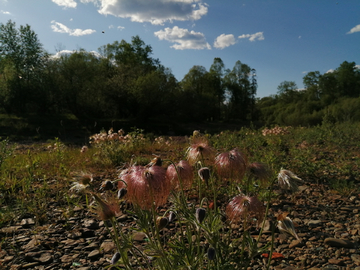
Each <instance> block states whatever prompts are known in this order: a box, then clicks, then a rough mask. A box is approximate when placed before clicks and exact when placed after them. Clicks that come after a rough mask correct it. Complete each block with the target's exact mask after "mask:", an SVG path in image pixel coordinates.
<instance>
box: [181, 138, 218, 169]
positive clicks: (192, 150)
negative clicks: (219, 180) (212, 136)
mask: <svg viewBox="0 0 360 270" xmlns="http://www.w3.org/2000/svg"><path fill="white" fill-rule="evenodd" d="M186 153H187V159H188V161H189V162H190V164H192V165H193V164H195V163H196V162H198V161H203V159H205V158H209V157H211V155H212V154H213V149H212V148H211V147H210V146H209V144H208V142H207V141H205V140H201V139H200V140H195V141H194V142H193V143H192V144H191V145H190V146H189V148H188V149H187V151H186Z"/></svg>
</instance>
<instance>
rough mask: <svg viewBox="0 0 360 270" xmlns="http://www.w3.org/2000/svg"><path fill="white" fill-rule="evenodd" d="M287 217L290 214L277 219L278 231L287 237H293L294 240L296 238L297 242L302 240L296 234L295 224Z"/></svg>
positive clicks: (281, 215)
mask: <svg viewBox="0 0 360 270" xmlns="http://www.w3.org/2000/svg"><path fill="white" fill-rule="evenodd" d="M287 215H288V213H283V214H280V215H279V216H278V217H277V220H278V223H277V227H278V229H279V230H280V232H282V233H284V234H285V235H291V236H293V237H294V238H296V239H297V240H300V238H299V236H298V235H297V234H296V232H295V227H294V223H293V222H292V220H291V219H290V218H289V217H288V216H287Z"/></svg>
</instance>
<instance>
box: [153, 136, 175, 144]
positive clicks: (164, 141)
mask: <svg viewBox="0 0 360 270" xmlns="http://www.w3.org/2000/svg"><path fill="white" fill-rule="evenodd" d="M172 141H173V138H172V137H169V138H168V139H166V138H165V137H163V136H160V137H157V138H155V139H154V142H155V144H159V145H166V146H171V144H172Z"/></svg>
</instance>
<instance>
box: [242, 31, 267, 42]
mask: <svg viewBox="0 0 360 270" xmlns="http://www.w3.org/2000/svg"><path fill="white" fill-rule="evenodd" d="M238 38H248V39H249V40H250V41H255V40H264V39H265V38H264V32H257V33H255V34H246V35H245V34H244V35H241V36H239V37H238Z"/></svg>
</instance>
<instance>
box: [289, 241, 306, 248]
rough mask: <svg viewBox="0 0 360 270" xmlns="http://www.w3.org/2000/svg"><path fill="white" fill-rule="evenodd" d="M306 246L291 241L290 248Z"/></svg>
mask: <svg viewBox="0 0 360 270" xmlns="http://www.w3.org/2000/svg"><path fill="white" fill-rule="evenodd" d="M303 245H304V244H303V243H302V242H301V241H300V240H293V241H291V243H290V245H289V248H294V247H302V246H303Z"/></svg>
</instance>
